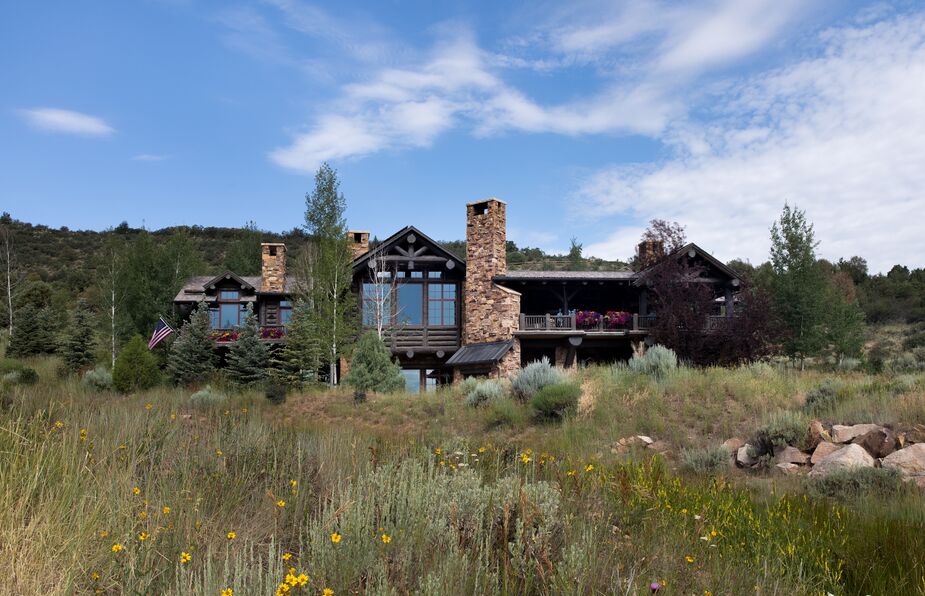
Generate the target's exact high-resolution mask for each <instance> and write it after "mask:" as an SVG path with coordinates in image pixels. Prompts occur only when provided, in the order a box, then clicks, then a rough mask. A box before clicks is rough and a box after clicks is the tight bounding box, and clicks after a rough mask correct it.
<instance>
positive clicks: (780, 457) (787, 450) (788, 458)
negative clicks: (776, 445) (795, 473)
mask: <svg viewBox="0 0 925 596" xmlns="http://www.w3.org/2000/svg"><path fill="white" fill-rule="evenodd" d="M774 461H775V462H777V463H778V464H808V463H809V456H808V455H806V454H805V453H803V452H802V451H800V450H799V449H797V448H796V447H784V448H783V449H782V450H781V452H780V453H778V454H777V457H775V458H774Z"/></svg>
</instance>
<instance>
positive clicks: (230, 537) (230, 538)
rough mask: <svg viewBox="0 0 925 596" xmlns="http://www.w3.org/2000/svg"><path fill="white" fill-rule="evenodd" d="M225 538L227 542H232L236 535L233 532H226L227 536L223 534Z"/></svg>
mask: <svg viewBox="0 0 925 596" xmlns="http://www.w3.org/2000/svg"><path fill="white" fill-rule="evenodd" d="M225 536H227V537H228V540H234V539H235V538H237V537H238V535H237V534H236V533H235V532H228V533H227V534H225Z"/></svg>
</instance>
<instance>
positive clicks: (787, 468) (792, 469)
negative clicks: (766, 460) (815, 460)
mask: <svg viewBox="0 0 925 596" xmlns="http://www.w3.org/2000/svg"><path fill="white" fill-rule="evenodd" d="M774 471H775V472H777V473H778V474H783V475H784V476H794V475H796V474H799V473H800V466H798V465H797V464H793V463H790V462H782V463H779V464H777V465H776V466H774Z"/></svg>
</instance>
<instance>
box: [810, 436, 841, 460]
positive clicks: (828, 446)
mask: <svg viewBox="0 0 925 596" xmlns="http://www.w3.org/2000/svg"><path fill="white" fill-rule="evenodd" d="M841 448H842V446H841V445H836V444H835V443H829V442H828V441H823V442H821V443H819V444H818V445H816V449H815V450H814V451H813V456H812V457H811V458H810V460H809V461H810V462H811V463H812V464H813V465H816V464H818V463H819V462H820V461H821V460H822V458H824V457H825V456H827V455H832V454H833V453H835V452H836V451H838V450H839V449H841Z"/></svg>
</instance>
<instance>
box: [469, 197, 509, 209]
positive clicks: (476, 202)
mask: <svg viewBox="0 0 925 596" xmlns="http://www.w3.org/2000/svg"><path fill="white" fill-rule="evenodd" d="M482 203H501V204H502V205H507V202H506V201H502V200H501V199H499V198H497V197H488V198H487V199H482V200H481V201H472V202H471V203H466V207H469V206H471V205H481V204H482Z"/></svg>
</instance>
